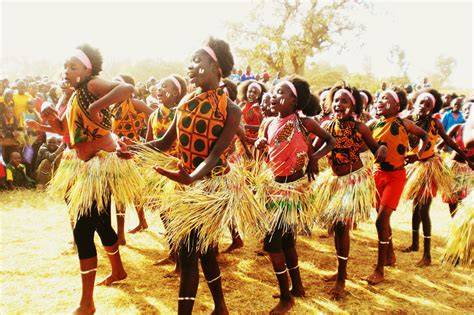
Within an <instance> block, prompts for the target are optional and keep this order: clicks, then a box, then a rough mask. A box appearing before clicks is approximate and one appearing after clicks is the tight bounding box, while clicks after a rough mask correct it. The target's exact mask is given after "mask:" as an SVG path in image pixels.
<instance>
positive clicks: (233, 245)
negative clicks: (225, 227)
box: [224, 224, 244, 253]
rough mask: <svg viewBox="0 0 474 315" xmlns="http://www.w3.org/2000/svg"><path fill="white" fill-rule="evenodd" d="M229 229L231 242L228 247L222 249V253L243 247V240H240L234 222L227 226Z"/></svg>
mask: <svg viewBox="0 0 474 315" xmlns="http://www.w3.org/2000/svg"><path fill="white" fill-rule="evenodd" d="M229 230H230V233H231V235H232V243H231V244H230V245H229V247H227V249H226V250H224V253H230V252H232V251H234V250H236V249H239V248H242V247H244V241H242V238H241V237H240V234H239V231H237V228H236V227H235V225H234V224H231V225H230V226H229Z"/></svg>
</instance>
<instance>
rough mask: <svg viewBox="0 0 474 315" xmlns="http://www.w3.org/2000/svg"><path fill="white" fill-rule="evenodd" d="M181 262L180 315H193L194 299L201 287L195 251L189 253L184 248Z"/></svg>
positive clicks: (180, 256) (181, 252)
mask: <svg viewBox="0 0 474 315" xmlns="http://www.w3.org/2000/svg"><path fill="white" fill-rule="evenodd" d="M179 261H180V263H181V266H182V270H181V277H180V281H179V297H178V314H180V315H183V314H189V315H190V314H192V312H193V307H194V299H195V298H196V293H197V289H198V286H199V269H198V256H197V254H196V252H195V251H192V252H188V251H187V250H186V246H182V248H181V250H180V252H179Z"/></svg>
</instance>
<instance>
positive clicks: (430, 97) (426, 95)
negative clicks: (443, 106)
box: [416, 92, 436, 106]
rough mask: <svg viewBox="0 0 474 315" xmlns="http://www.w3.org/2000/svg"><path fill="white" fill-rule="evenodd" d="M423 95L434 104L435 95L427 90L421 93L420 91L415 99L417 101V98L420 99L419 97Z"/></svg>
mask: <svg viewBox="0 0 474 315" xmlns="http://www.w3.org/2000/svg"><path fill="white" fill-rule="evenodd" d="M424 97H428V98H429V99H430V100H431V102H432V103H433V106H435V104H436V99H435V97H434V96H433V94H431V93H428V92H423V93H421V94H420V95H418V97H417V98H416V101H417V102H418V100H421V99H422V98H424Z"/></svg>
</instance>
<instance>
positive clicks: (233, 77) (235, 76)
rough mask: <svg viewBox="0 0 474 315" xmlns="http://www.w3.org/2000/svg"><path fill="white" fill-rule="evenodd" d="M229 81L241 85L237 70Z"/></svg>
mask: <svg viewBox="0 0 474 315" xmlns="http://www.w3.org/2000/svg"><path fill="white" fill-rule="evenodd" d="M229 79H230V80H231V81H232V82H234V83H235V84H239V83H240V75H239V74H238V73H237V69H235V68H234V69H232V74H231V75H230V76H229Z"/></svg>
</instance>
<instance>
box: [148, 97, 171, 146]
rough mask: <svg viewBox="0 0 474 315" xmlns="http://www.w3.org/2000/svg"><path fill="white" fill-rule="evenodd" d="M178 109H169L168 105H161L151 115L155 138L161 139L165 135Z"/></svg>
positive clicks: (150, 119)
mask: <svg viewBox="0 0 474 315" xmlns="http://www.w3.org/2000/svg"><path fill="white" fill-rule="evenodd" d="M175 113H176V110H175V109H172V110H171V109H169V108H168V107H166V106H163V105H161V104H160V105H159V107H158V108H157V109H156V110H155V111H154V112H153V113H152V114H151V115H150V118H149V121H150V124H151V129H152V132H153V138H154V139H159V138H161V137H163V135H164V134H165V132H166V130H168V128H169V126H170V125H171V123H172V122H173V119H174V116H175Z"/></svg>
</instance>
